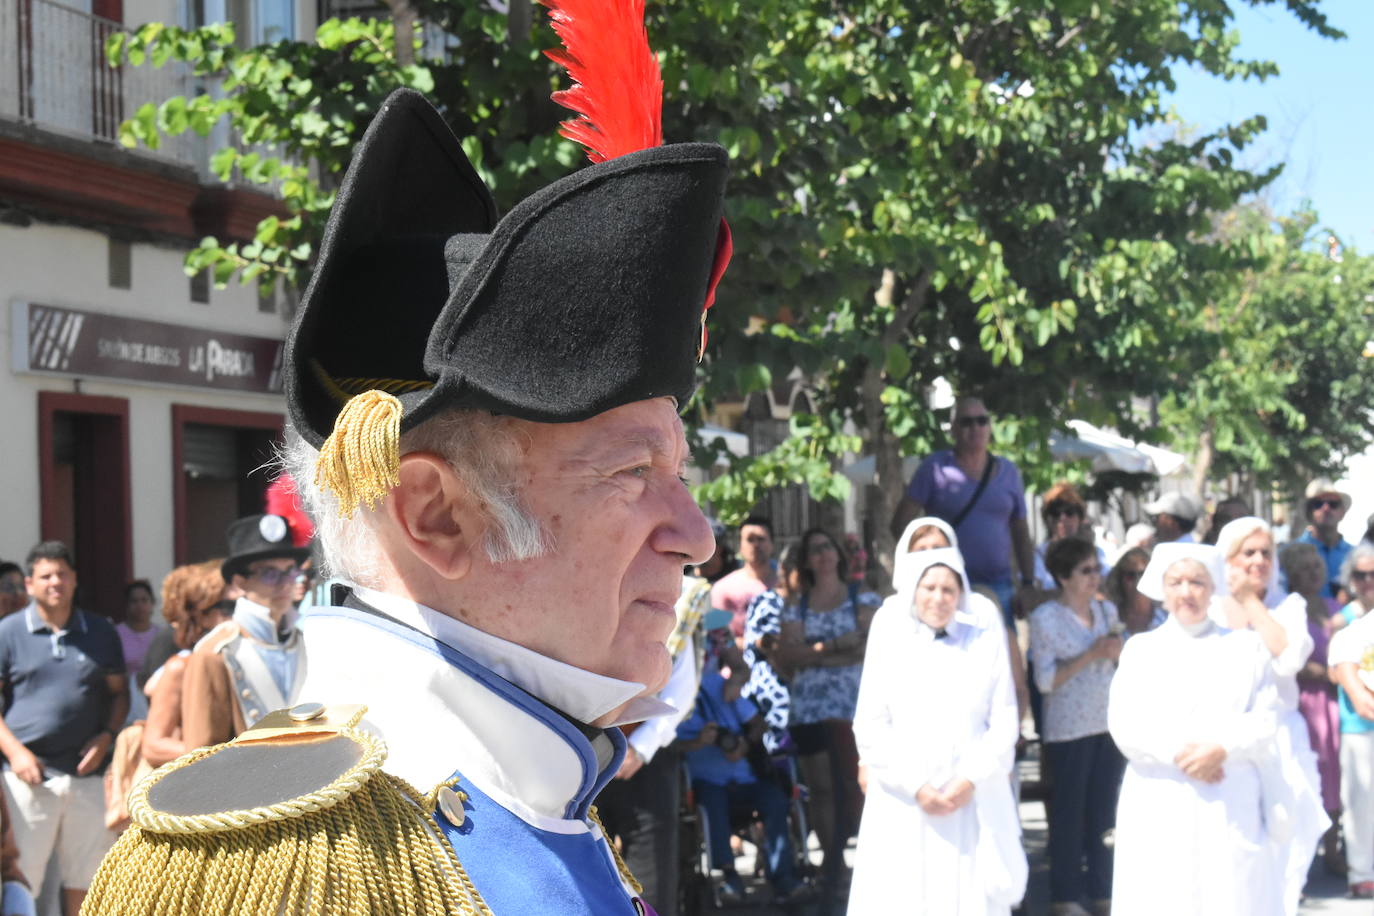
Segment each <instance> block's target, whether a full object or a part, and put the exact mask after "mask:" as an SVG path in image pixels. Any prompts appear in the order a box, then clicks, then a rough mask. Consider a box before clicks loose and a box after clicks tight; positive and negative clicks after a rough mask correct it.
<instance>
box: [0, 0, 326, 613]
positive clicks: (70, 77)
mask: <svg viewBox="0 0 1374 916" xmlns="http://www.w3.org/2000/svg"><path fill="white" fill-rule="evenodd" d="M226 17H232V18H234V21H236V22H238V23H239V33H240V39H241V40H243V41H261V40H273V39H275V38H283V37H287V38H289V37H294V36H295V35H299V34H309V33H310V32H312V31H313V29H314V27H315V21H314V19H315V7H314V5H313V4H311V3H302V2H294V0H227V2H226V0H128V2H122V0H74V2H63V3H57V2H53V0H7V2H5V3H3V4H0V305H2V306H3V308H4V314H3V316H0V343H2V344H3V353H4V355H5V359H6V362H5V368H4V369H3V371H0V418H3V423H4V429H5V436H4V438H3V442H4V449H5V459H4V461H3V462H2V463H0V467H3V468H4V472H3V477H2V478H0V519H3V523H0V558H4V559H15V560H20V559H22V558H23V556H24V554H25V553H26V552H27V550H28V549H29V547H30V546H32V545H33V544H34V543H35V542H37V541H39V540H41V539H48V538H57V539H61V540H64V541H67V542H69V543H70V544H71V545H72V547H73V549H74V550H75V552H76V559H77V564H78V567H79V571H80V579H81V590H80V592H79V596H78V598H79V601H80V602H81V604H82V605H83V606H84V607H87V608H89V609H91V610H94V611H98V612H101V613H104V614H108V615H110V616H114V617H116V618H117V617H119V616H120V615H121V614H122V611H123V607H122V604H123V602H122V590H123V586H124V584H125V583H126V582H128V581H129V580H130V579H132V578H137V577H142V578H148V579H150V580H152V581H153V582H154V583H155V584H156V583H158V582H160V581H161V578H162V576H164V575H165V574H166V573H167V572H168V571H169V570H170V569H171V568H172V567H173V566H175V565H177V564H180V563H184V562H192V561H196V560H200V559H206V558H209V557H212V556H218V555H221V554H222V553H223V551H224V528H225V526H226V524H227V523H228V522H229V521H230V520H232V519H233V518H235V517H237V516H239V515H242V514H246V513H249V512H255V511H261V507H262V495H263V490H264V489H265V487H266V485H267V483H268V480H269V475H268V471H267V469H266V468H265V467H264V465H265V464H266V463H267V462H268V461H269V460H270V459H271V456H272V454H273V448H274V445H275V443H276V442H277V441H279V439H280V435H281V429H282V424H283V420H284V401H283V399H282V397H281V379H280V368H281V351H282V341H283V338H284V337H285V335H286V331H287V328H288V326H289V322H290V303H289V302H288V301H287V300H286V299H285V297H284V296H282V295H274V296H267V297H264V296H260V295H259V293H258V290H257V289H256V287H254V286H248V287H242V286H238V285H237V283H232V284H231V286H230V288H228V289H225V290H216V289H212V288H210V284H209V283H208V280H207V278H206V277H204V276H196V277H188V276H187V275H186V273H185V270H184V268H183V259H184V257H185V254H186V252H187V251H188V250H189V249H190V248H191V247H193V245H194V244H195V242H196V240H198V239H200V238H202V237H204V236H206V235H214V236H216V237H218V238H220V239H222V240H231V239H238V240H247V239H250V238H251V237H252V235H253V232H254V228H255V226H256V224H257V222H258V220H259V219H261V218H262V217H264V216H266V215H268V214H270V213H273V212H275V211H276V209H277V206H278V205H277V202H276V201H275V200H274V199H272V198H271V197H269V196H265V195H263V194H261V193H260V192H258V191H256V190H253V189H250V188H247V187H237V186H233V185H228V186H226V185H223V184H219V183H216V182H215V181H214V180H213V179H212V178H211V177H210V174H209V171H208V168H207V163H208V160H209V155H210V153H212V152H213V151H214V150H215V149H217V148H219V147H220V146H222V145H224V144H225V143H226V142H228V139H229V138H228V133H227V129H226V128H221V130H220V133H219V135H212V136H211V137H209V138H200V137H195V136H190V137H181V138H171V139H169V140H167V141H166V142H165V143H164V144H163V145H162V146H161V147H160V148H159V149H157V150H147V149H138V150H128V149H125V148H123V147H122V146H120V145H119V144H118V143H117V137H118V129H119V125H120V123H121V122H122V121H123V120H124V119H125V118H127V117H129V116H131V115H132V114H133V112H134V111H136V110H137V109H138V107H139V106H140V105H142V104H144V103H145V102H149V101H161V100H163V99H166V98H168V97H171V96H173V95H178V94H187V93H194V92H199V91H206V90H207V89H208V88H210V87H206V86H204V85H198V84H196V83H194V82H193V81H192V79H191V77H190V75H189V73H188V72H187V71H185V70H184V69H183V70H178V69H177V68H176V66H175V65H169V66H167V67H165V68H161V69H156V68H153V67H150V66H144V67H138V68H130V67H123V68H118V69H115V68H110V67H109V66H108V65H107V64H106V63H105V58H104V53H103V46H104V42H105V40H106V39H107V38H108V37H109V35H111V34H113V33H114V32H115V31H116V30H118V29H120V28H123V27H124V26H125V25H128V26H135V25H137V24H139V23H142V22H146V21H163V22H175V23H180V24H183V25H194V24H196V23H198V22H204V21H215V20H219V19H224V18H226Z"/></svg>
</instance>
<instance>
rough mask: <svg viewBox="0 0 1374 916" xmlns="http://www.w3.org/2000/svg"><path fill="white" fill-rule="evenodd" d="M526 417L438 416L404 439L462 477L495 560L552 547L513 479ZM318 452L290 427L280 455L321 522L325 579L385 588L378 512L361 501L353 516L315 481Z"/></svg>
mask: <svg viewBox="0 0 1374 916" xmlns="http://www.w3.org/2000/svg"><path fill="white" fill-rule="evenodd" d="M519 422H520V421H518V420H516V419H514V418H511V417H496V416H492V415H491V414H489V413H486V412H484V411H479V410H452V411H445V412H442V413H439V414H436V415H435V416H434V417H432V418H430V419H429V420H426V421H425V422H423V423H421V424H420V425H419V426H417V427H416V428H415V429H412V430H410V431H409V432H406V433H405V434H403V435H402V436H401V443H400V452H401V454H402V455H408V454H411V453H413V452H431V453H433V454H436V455H438V456H439V457H441V458H443V459H444V461H446V462H447V463H448V465H449V467H451V468H452V469H453V472H454V473H455V474H457V475H458V477H459V478H460V479H461V480H462V481H463V483H464V485H465V486H466V487H467V488H468V490H469V492H470V493H471V494H472V496H473V498H474V499H475V500H476V501H477V504H478V506H479V508H480V511H481V512H482V514H483V516H484V517H485V518H486V521H487V522H488V524H487V529H486V532H485V534H484V535H483V537H482V542H481V547H482V549H483V550H484V551H485V552H486V554H487V557H488V558H490V559H491V561H492V562H493V563H505V562H510V561H516V560H528V559H532V558H534V557H537V556H539V555H541V554H542V553H544V552H545V551H546V550H547V549H548V546H549V545H548V542H547V537H546V535H545V531H544V528H543V526H542V525H541V524H540V523H539V522H538V520H536V519H535V518H534V517H533V516H531V515H530V514H529V512H528V511H527V510H526V508H525V506H524V505H523V503H522V502H521V501H520V494H519V493H518V492H517V489H516V485H515V479H516V474H517V472H518V470H519V468H520V465H521V463H522V461H523V457H522V449H521V438H520V431H519V429H518V425H517V424H519ZM318 456H319V451H318V450H317V449H315V448H314V447H313V446H311V445H310V443H308V442H306V441H305V440H304V439H302V438H301V437H300V436H299V435H298V434H296V432H295V431H294V430H288V432H287V437H286V444H285V445H284V446H283V448H282V450H281V454H280V456H279V457H280V464H281V467H282V470H284V471H285V472H286V473H288V474H290V475H291V477H292V478H293V479H294V480H295V482H296V491H297V493H299V494H300V497H301V502H302V504H303V505H304V506H305V511H306V512H307V513H308V514H309V515H310V518H311V520H312V521H314V523H315V532H316V535H315V536H316V543H317V544H318V546H319V548H320V554H321V558H322V560H323V564H324V574H325V575H326V576H338V577H341V578H343V579H347V580H348V581H350V582H353V583H355V584H357V585H362V586H365V587H370V588H376V587H379V586H381V585H383V582H382V576H383V574H384V572H385V560H384V558H383V556H382V551H381V547H380V545H379V544H378V541H377V533H376V525H377V520H378V518H379V512H378V509H380V507H378V509H369V508H367V506H366V505H363V506H360V507H359V508H358V511H357V513H356V514H355V515H354V516H353V517H351V518H345V517H344V516H343V515H342V513H341V512H340V511H339V502H338V499H337V497H336V496H335V495H334V494H333V493H332V492H329V491H328V490H325V489H323V488H321V487H320V486H318V485H317V484H316V483H315V460H316V458H318Z"/></svg>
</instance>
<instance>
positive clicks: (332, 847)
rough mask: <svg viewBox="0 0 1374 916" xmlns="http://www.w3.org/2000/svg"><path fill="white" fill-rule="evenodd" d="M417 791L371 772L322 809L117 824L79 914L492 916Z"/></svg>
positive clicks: (139, 915) (402, 783)
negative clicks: (240, 820)
mask: <svg viewBox="0 0 1374 916" xmlns="http://www.w3.org/2000/svg"><path fill="white" fill-rule="evenodd" d="M423 801H424V799H423V797H422V796H421V795H420V793H418V792H417V791H416V790H415V789H414V788H412V787H411V786H410V785H408V784H407V783H406V782H405V781H403V780H401V779H398V778H396V777H394V776H391V775H390V774H388V773H377V774H375V778H373V779H370V780H368V781H367V782H366V783H365V784H364V785H363V786H362V787H361V788H359V789H357V790H356V791H355V793H354V794H353V795H351V796H350V797H348V798H346V799H343V800H340V801H338V802H337V803H336V804H333V805H331V806H330V807H328V808H325V809H322V810H316V811H312V812H310V813H306V814H301V815H293V814H286V815H285V816H284V817H282V818H281V819H276V820H264V821H260V822H257V823H252V824H250V825H248V826H244V827H240V828H237V829H234V830H229V831H221V832H218V833H205V832H201V833H159V832H157V831H156V830H153V829H149V828H145V827H141V826H138V825H137V824H136V825H135V826H133V827H130V828H129V829H128V830H127V831H125V833H124V835H123V836H122V837H120V839H119V841H118V842H117V843H116V844H115V846H114V848H113V849H112V850H111V851H110V853H109V855H108V856H106V857H105V861H104V862H103V863H102V864H101V866H100V871H99V872H98V873H97V874H96V876H95V880H94V881H93V882H92V884H91V888H90V892H89V893H88V894H87V897H86V901H85V904H84V905H83V906H82V910H81V912H82V914H83V916H115V914H121V916H155V914H169V913H170V914H184V913H195V914H197V916H211V914H224V916H228V914H236V916H237V914H244V913H262V914H271V916H276V914H281V913H290V914H310V916H354V914H366V916H441V914H442V916H452V914H461V916H492V912H491V909H490V908H489V907H488V906H487V904H486V902H485V901H484V900H483V899H482V895H481V894H479V893H478V892H477V888H476V887H475V886H474V885H473V883H472V880H471V879H470V878H469V877H468V874H467V871H466V869H464V868H463V866H462V864H461V863H460V862H459V861H458V857H457V855H456V854H455V853H454V852H453V848H452V847H451V846H450V845H449V843H448V841H447V840H446V839H445V838H444V836H443V833H442V831H441V830H440V828H439V826H438V824H437V823H435V821H434V819H433V818H431V817H429V816H427V815H426V814H425V813H424V810H423V807H422V806H423Z"/></svg>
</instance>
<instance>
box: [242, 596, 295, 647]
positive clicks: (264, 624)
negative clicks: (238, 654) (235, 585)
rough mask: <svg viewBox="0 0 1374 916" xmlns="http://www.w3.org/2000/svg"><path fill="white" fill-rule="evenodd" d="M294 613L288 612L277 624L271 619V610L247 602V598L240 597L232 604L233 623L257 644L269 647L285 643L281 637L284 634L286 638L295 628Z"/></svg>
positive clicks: (255, 603)
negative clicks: (246, 632) (241, 628)
mask: <svg viewBox="0 0 1374 916" xmlns="http://www.w3.org/2000/svg"><path fill="white" fill-rule="evenodd" d="M295 619H296V612H295V611H294V610H292V611H288V612H287V613H286V615H285V616H284V617H282V621H281V623H280V624H278V623H277V622H276V621H274V620H273V619H272V609H271V608H269V607H266V606H265V605H261V604H258V603H257V602H256V601H249V600H248V599H247V598H243V597H240V598H239V599H238V600H237V601H235V602H234V623H236V624H238V625H239V626H241V627H243V628H244V629H245V630H247V631H248V635H250V636H252V637H253V638H254V639H256V640H257V641H258V642H261V643H266V644H267V645H269V646H279V645H283V644H284V643H286V641H287V640H286V639H284V638H283V637H282V634H283V633H285V634H286V635H287V636H288V637H289V636H290V634H291V631H292V630H293V629H294V628H295Z"/></svg>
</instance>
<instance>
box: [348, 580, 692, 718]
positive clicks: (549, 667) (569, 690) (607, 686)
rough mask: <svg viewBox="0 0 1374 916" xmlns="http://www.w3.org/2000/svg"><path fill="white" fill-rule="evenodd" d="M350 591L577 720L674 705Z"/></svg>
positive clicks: (656, 711)
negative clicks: (613, 712)
mask: <svg viewBox="0 0 1374 916" xmlns="http://www.w3.org/2000/svg"><path fill="white" fill-rule="evenodd" d="M353 591H354V594H356V595H357V596H358V598H359V599H360V600H362V601H363V602H365V603H366V604H368V605H370V606H372V607H373V608H376V609H377V610H378V611H381V612H382V613H383V614H386V615H387V616H388V617H390V618H392V619H393V620H396V621H399V622H400V623H403V624H405V625H406V626H408V627H413V628H414V629H416V630H419V631H420V632H422V633H425V634H427V635H429V636H432V637H434V638H435V639H437V640H439V642H442V643H444V644H446V645H448V646H452V647H453V648H455V649H457V650H459V651H460V652H462V653H464V654H465V655H467V656H469V657H470V658H472V659H473V661H475V662H477V663H478V664H480V665H481V666H482V667H484V668H486V669H488V670H489V671H491V672H492V673H493V674H496V675H498V676H500V677H503V678H505V679H506V680H508V681H510V682H511V683H512V684H514V685H515V686H517V687H519V688H520V689H521V690H524V691H526V692H527V693H529V694H531V695H532V696H534V697H537V698H538V699H540V700H542V701H543V702H545V703H547V704H549V705H550V706H552V707H553V708H554V709H557V710H559V711H560V712H563V713H565V714H567V715H569V716H571V717H572V718H574V719H576V720H577V721H579V722H583V723H591V722H595V721H596V720H597V719H599V718H601V717H602V716H604V715H606V713H608V712H610V711H611V710H613V709H615V708H617V707H619V706H625V704H626V703H627V702H628V704H629V705H628V706H625V710H624V712H622V713H621V715H620V717H619V718H618V719H617V720H616V722H615V723H614V724H620V723H623V722H639V721H642V720H644V719H650V718H653V717H655V716H662V715H668V714H672V713H676V712H677V710H676V709H675V708H674V707H672V706H670V705H669V704H667V703H664V702H663V701H662V700H659V699H658V698H657V697H652V696H648V697H642V696H640V694H642V693H643V692H644V685H643V684H639V683H636V682H634V681H622V680H618V679H616V678H613V677H606V676H604V675H601V674H595V673H593V672H591V671H587V670H584V669H582V668H578V667H575V666H573V665H569V664H567V663H565V662H560V661H558V660H557V659H552V658H549V657H548V656H546V655H540V654H539V653H538V652H535V651H533V650H531V649H527V648H525V647H524V646H521V645H517V644H516V643H513V642H510V641H508V640H505V639H501V638H500V637H498V636H492V635H491V634H490V633H485V632H483V631H482V630H479V629H477V628H476V627H473V626H469V625H468V624H466V623H463V622H462V621H461V620H457V619H455V618H453V617H450V616H449V615H448V614H444V613H441V612H439V611H436V610H434V609H433V608H430V607H426V606H424V605H423V604H419V603H417V602H414V601H411V600H409V599H406V598H400V597H397V596H396V595H388V594H386V593H385V592H378V591H373V590H372V589H369V588H362V587H354V589H353Z"/></svg>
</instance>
